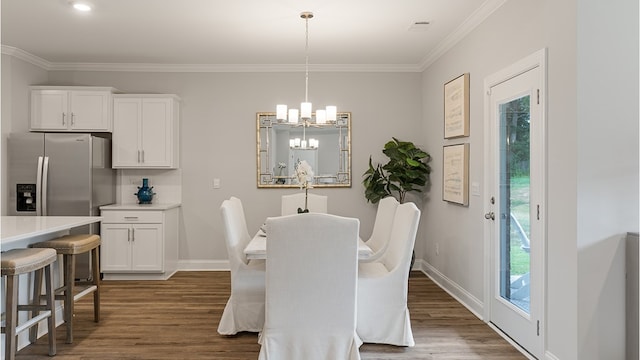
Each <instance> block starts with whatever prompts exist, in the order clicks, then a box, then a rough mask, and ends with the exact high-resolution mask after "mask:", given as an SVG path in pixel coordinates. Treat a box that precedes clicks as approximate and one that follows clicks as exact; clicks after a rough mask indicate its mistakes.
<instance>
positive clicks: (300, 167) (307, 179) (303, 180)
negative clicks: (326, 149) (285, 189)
mask: <svg viewBox="0 0 640 360" xmlns="http://www.w3.org/2000/svg"><path fill="white" fill-rule="evenodd" d="M296 182H297V183H298V184H300V189H311V188H313V169H311V165H309V163H308V162H307V161H306V160H302V161H298V163H297V164H296Z"/></svg>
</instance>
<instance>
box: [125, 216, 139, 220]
mask: <svg viewBox="0 0 640 360" xmlns="http://www.w3.org/2000/svg"><path fill="white" fill-rule="evenodd" d="M124 218H125V219H127V220H138V217H137V216H125V217H124Z"/></svg>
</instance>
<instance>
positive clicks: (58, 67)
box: [0, 45, 422, 73]
mask: <svg viewBox="0 0 640 360" xmlns="http://www.w3.org/2000/svg"><path fill="white" fill-rule="evenodd" d="M0 48H1V49H2V54H5V55H9V56H13V57H15V58H17V59H20V60H23V61H26V62H28V63H30V64H33V65H35V66H38V67H40V68H42V69H44V70H47V71H121V72H127V71H130V72H176V73H181V72H183V73H187V72H204V73H208V72H300V71H304V70H305V68H304V65H301V64H151V63H147V64H143V63H52V62H50V61H47V60H45V59H43V58H40V57H38V56H35V55H33V54H31V53H28V52H26V51H24V50H22V49H18V48H15V47H12V46H7V45H1V46H0ZM309 70H311V71H314V72H421V71H422V70H421V69H420V67H419V66H418V65H413V64H315V65H309Z"/></svg>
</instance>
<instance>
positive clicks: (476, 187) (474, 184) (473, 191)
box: [471, 181, 480, 196]
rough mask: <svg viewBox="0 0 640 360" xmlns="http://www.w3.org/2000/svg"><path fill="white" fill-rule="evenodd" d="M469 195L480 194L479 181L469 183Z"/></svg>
mask: <svg viewBox="0 0 640 360" xmlns="http://www.w3.org/2000/svg"><path fill="white" fill-rule="evenodd" d="M471 195H473V196H480V183H478V182H476V181H474V182H472V183H471Z"/></svg>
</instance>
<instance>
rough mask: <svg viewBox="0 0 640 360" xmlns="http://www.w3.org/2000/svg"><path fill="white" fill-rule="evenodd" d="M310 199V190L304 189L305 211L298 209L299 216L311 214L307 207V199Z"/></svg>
mask: <svg viewBox="0 0 640 360" xmlns="http://www.w3.org/2000/svg"><path fill="white" fill-rule="evenodd" d="M308 197H309V188H308V187H305V188H304V210H303V209H302V208H298V214H306V213H308V212H309V208H308V207H307V198H308Z"/></svg>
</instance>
